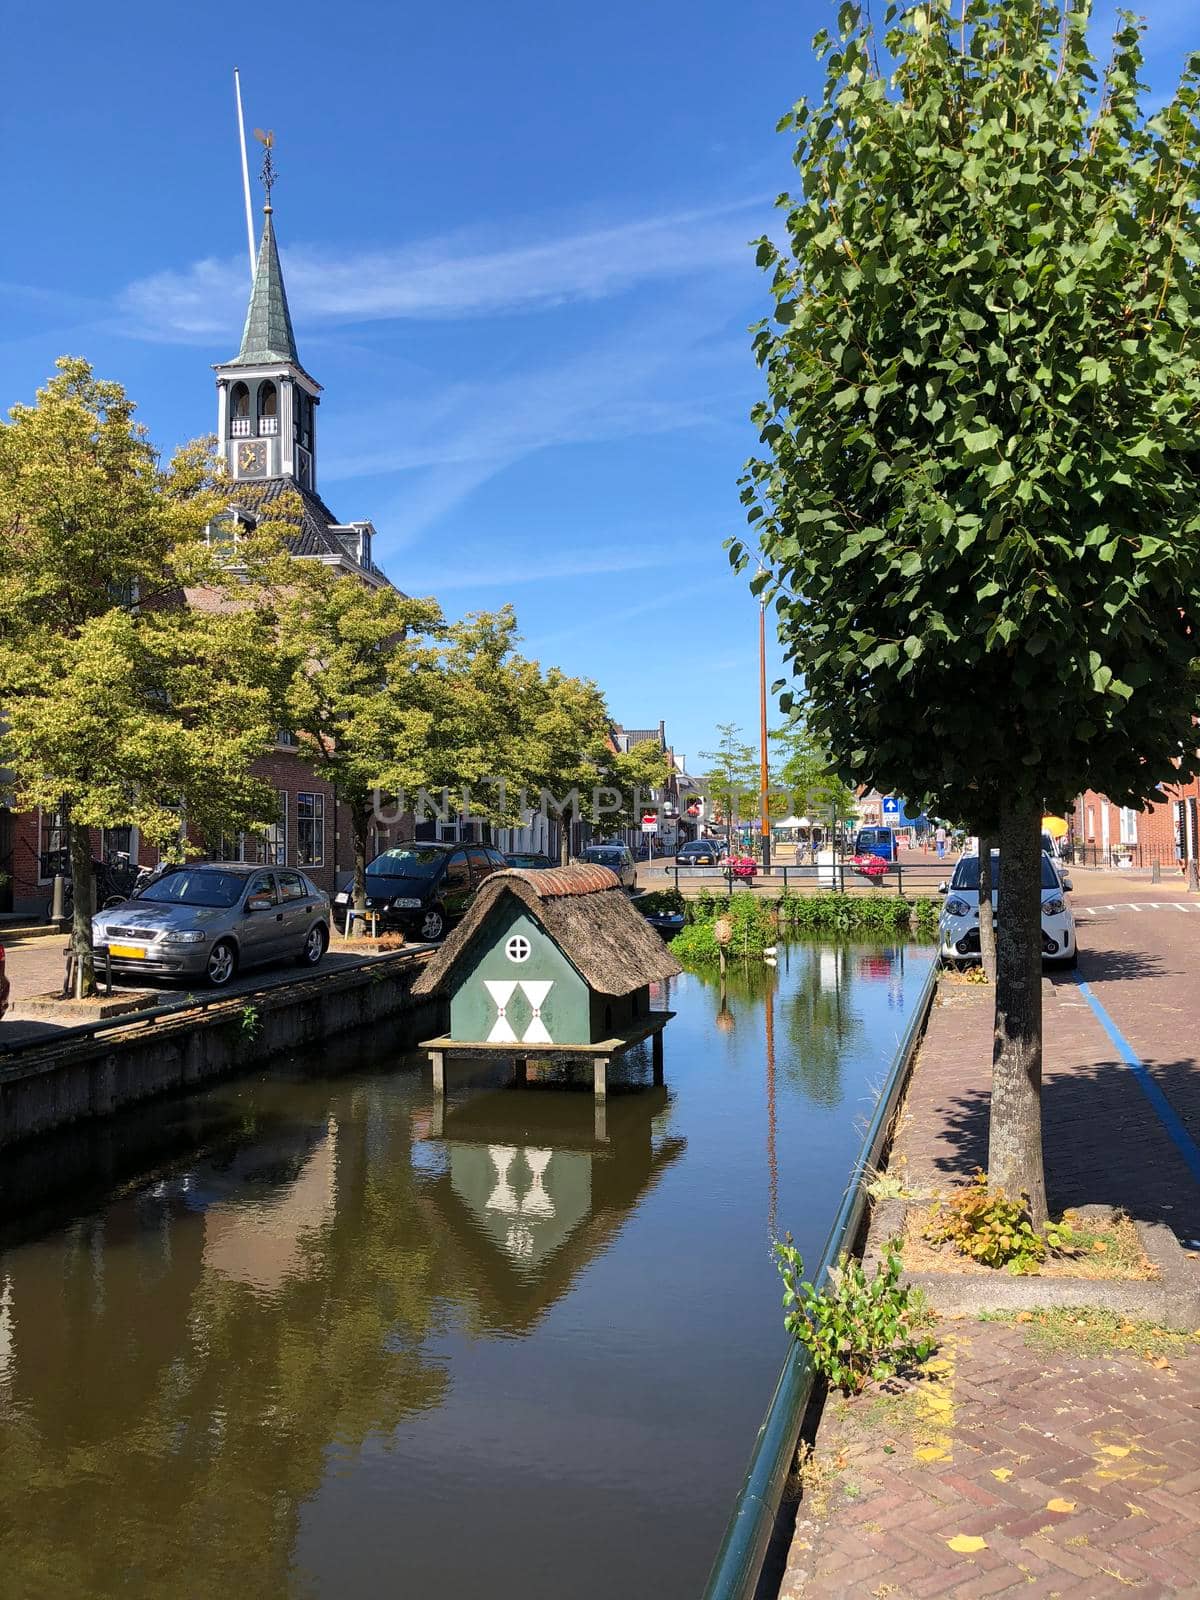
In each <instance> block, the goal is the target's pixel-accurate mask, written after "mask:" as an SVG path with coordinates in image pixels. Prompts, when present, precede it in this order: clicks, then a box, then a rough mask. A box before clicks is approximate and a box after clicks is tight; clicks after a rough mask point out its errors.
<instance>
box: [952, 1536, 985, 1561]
mask: <svg viewBox="0 0 1200 1600" xmlns="http://www.w3.org/2000/svg"><path fill="white" fill-rule="evenodd" d="M946 1543H947V1544H948V1545H949V1546H950V1548H951V1550H954V1551H956V1552H957V1553H958V1554H959V1555H960V1556H973V1555H974V1554H975V1552H976V1550H986V1549H987V1540H986V1539H980V1538H978V1537H977V1536H976V1535H975V1534H973V1533H956V1534H955V1535H954V1537H953V1539H947V1540H946Z"/></svg>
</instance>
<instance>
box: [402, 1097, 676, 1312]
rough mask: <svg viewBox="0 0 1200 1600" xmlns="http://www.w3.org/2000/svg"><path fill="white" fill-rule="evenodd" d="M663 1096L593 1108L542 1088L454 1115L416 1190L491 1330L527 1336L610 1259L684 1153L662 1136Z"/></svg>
mask: <svg viewBox="0 0 1200 1600" xmlns="http://www.w3.org/2000/svg"><path fill="white" fill-rule="evenodd" d="M669 1104H670V1100H669V1094H668V1091H667V1089H665V1088H663V1087H661V1086H660V1087H654V1086H650V1085H647V1086H639V1087H635V1088H630V1089H628V1091H627V1092H625V1093H621V1092H619V1090H618V1091H616V1092H614V1093H612V1094H611V1095H610V1097H609V1100H608V1102H607V1104H606V1105H601V1106H596V1104H595V1102H594V1100H593V1097H592V1095H591V1093H590V1092H582V1093H580V1092H573V1091H571V1090H565V1089H561V1088H555V1087H540V1088H529V1089H518V1090H505V1091H499V1092H492V1093H485V1094H472V1095H470V1096H468V1097H464V1098H462V1099H461V1100H459V1102H458V1103H457V1104H454V1103H452V1104H451V1105H450V1107H449V1108H448V1109H447V1111H446V1113H445V1117H444V1121H443V1124H442V1128H441V1133H440V1136H439V1135H438V1134H437V1133H433V1132H431V1134H430V1139H431V1141H432V1142H433V1144H434V1146H435V1148H436V1147H437V1146H440V1147H441V1152H442V1156H443V1159H442V1160H441V1161H439V1162H438V1163H437V1165H436V1167H435V1168H434V1171H433V1174H432V1177H431V1180H430V1181H427V1182H425V1183H423V1184H422V1186H421V1191H420V1195H421V1204H422V1206H423V1207H424V1209H425V1212H426V1215H427V1217H428V1219H429V1229H430V1233H431V1235H436V1236H438V1237H440V1238H441V1239H442V1240H443V1242H444V1243H445V1244H446V1245H447V1247H448V1248H450V1249H451V1250H453V1251H455V1252H457V1253H458V1256H459V1260H458V1268H459V1270H460V1271H461V1272H462V1274H463V1276H464V1277H465V1278H467V1279H469V1281H471V1282H472V1283H473V1285H474V1291H475V1297H476V1301H477V1305H478V1311H479V1314H480V1316H481V1318H482V1319H483V1322H484V1324H485V1325H486V1326H488V1327H491V1328H495V1329H498V1330H499V1329H502V1330H505V1331H508V1332H516V1331H520V1330H524V1329H527V1328H529V1327H530V1326H531V1324H532V1323H533V1322H535V1321H536V1319H537V1318H538V1317H539V1316H540V1315H541V1314H542V1313H543V1311H544V1310H545V1309H546V1307H547V1306H549V1305H552V1304H553V1303H554V1301H556V1300H557V1299H558V1298H559V1297H560V1296H561V1295H563V1294H565V1293H566V1292H567V1290H568V1289H569V1288H570V1286H571V1280H572V1279H573V1278H574V1277H575V1275H576V1274H577V1273H578V1272H579V1271H580V1270H582V1268H583V1267H585V1266H586V1265H587V1263H588V1262H589V1261H590V1260H591V1259H592V1258H593V1257H594V1256H595V1255H597V1254H598V1253H599V1252H600V1251H602V1250H605V1249H607V1248H608V1246H609V1244H610V1243H611V1241H612V1239H613V1236H614V1234H615V1233H616V1232H617V1230H618V1229H619V1228H620V1227H621V1224H622V1223H623V1222H624V1220H625V1218H626V1216H627V1215H628V1214H629V1213H630V1212H631V1211H632V1210H633V1208H634V1207H635V1206H637V1205H638V1204H639V1202H640V1201H641V1200H642V1199H643V1197H644V1196H645V1194H646V1192H647V1191H648V1190H649V1189H650V1188H651V1187H652V1186H653V1185H654V1184H655V1183H656V1182H657V1181H658V1179H659V1177H660V1176H661V1174H662V1173H663V1171H664V1170H665V1169H666V1168H667V1167H668V1166H670V1165H671V1163H672V1162H674V1161H676V1160H677V1159H678V1158H679V1156H680V1155H682V1153H683V1151H684V1150H685V1149H686V1146H687V1141H686V1139H684V1138H682V1137H681V1136H679V1135H678V1134H671V1133H668V1132H666V1131H663V1132H661V1133H659V1132H658V1131H657V1130H658V1128H659V1126H660V1124H661V1123H663V1122H665V1120H666V1116H667V1112H668V1107H669Z"/></svg>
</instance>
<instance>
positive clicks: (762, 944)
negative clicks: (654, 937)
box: [671, 892, 779, 962]
mask: <svg viewBox="0 0 1200 1600" xmlns="http://www.w3.org/2000/svg"><path fill="white" fill-rule="evenodd" d="M687 915H688V922H687V926H686V927H685V928H684V929H683V930H682V932H680V933H677V934H676V935H675V937H674V938H673V939H672V940H671V952H672V954H673V955H675V956H676V957H677V958H678V959H679V960H680V961H683V962H697V961H701V962H702V961H716V960H717V959H718V957H719V955H720V951H721V947H720V945H719V944H718V942H717V936H716V925H717V922H718V920H724V921H726V922H728V923H729V925H730V938H729V942H728V944H727V945H726V947H725V948H726V950H727V952H728V954H729V955H731V956H761V955H762V953H763V951H764V950H766V949H768V948H769V947H770V946H771V945H773V944H774V943H775V941H776V938H777V937H778V933H779V919H778V914H777V912H776V910H775V907H774V906H773V905H772V903H771V902H770V901H769V900H764V899H761V898H759V896H757V895H753V894H750V893H748V892H747V893H742V894H737V893H735V894H732V895H730V896H729V898H728V899H726V898H725V897H724V896H723V895H708V894H706V895H700V896H699V897H698V898H697V899H695V900H693V901H690V902H689V904H688V908H687Z"/></svg>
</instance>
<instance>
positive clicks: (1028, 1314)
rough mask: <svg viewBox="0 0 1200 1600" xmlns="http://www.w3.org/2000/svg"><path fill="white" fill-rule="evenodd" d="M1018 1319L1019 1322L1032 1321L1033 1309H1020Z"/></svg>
mask: <svg viewBox="0 0 1200 1600" xmlns="http://www.w3.org/2000/svg"><path fill="white" fill-rule="evenodd" d="M1017 1321H1018V1322H1032V1321H1033V1312H1032V1311H1018V1312H1017Z"/></svg>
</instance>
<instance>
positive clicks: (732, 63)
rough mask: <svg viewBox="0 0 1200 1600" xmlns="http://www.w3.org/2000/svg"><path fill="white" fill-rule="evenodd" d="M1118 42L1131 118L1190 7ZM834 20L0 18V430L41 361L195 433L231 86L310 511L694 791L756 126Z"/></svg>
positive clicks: (730, 673) (553, 15)
mask: <svg viewBox="0 0 1200 1600" xmlns="http://www.w3.org/2000/svg"><path fill="white" fill-rule="evenodd" d="M1189 3H1190V0H1189ZM1139 9H1141V10H1142V11H1144V12H1145V13H1147V14H1148V16H1149V18H1150V22H1151V39H1150V45H1151V53H1150V59H1149V70H1148V73H1147V76H1148V77H1149V79H1150V81H1151V83H1152V84H1153V85H1154V87H1155V88H1166V87H1167V85H1168V82H1169V79H1170V75H1171V73H1172V72H1173V70H1174V68H1175V64H1176V63H1177V62H1178V60H1179V59H1180V58H1181V56H1182V54H1183V52H1184V50H1185V49H1187V48H1194V47H1195V46H1196V45H1197V43H1198V42H1200V41H1198V40H1197V38H1196V36H1195V30H1194V28H1188V27H1187V21H1186V19H1187V13H1188V9H1189V4H1185V3H1183V0H1146V3H1145V4H1143V5H1142V6H1141V7H1140V8H1139ZM832 15H833V8H832V7H826V6H825V5H823V4H811V3H802V4H797V5H794V6H792V7H790V8H781V7H779V6H778V5H769V4H766V3H765V0H736V3H730V0H688V3H687V4H683V3H682V0H640V3H637V4H634V3H632V0H607V3H606V4H605V5H603V6H588V7H584V6H581V5H565V6H557V7H553V6H549V5H546V4H544V3H543V4H534V3H532V0H509V3H508V4H507V5H503V6H501V5H498V4H496V3H495V0H460V3H459V4H458V5H457V6H454V7H436V6H418V5H415V4H411V3H407V4H396V5H368V4H363V3H361V0H344V3H342V4H339V5H338V6H336V7H331V6H329V5H327V4H317V3H314V0H296V3H294V4H292V5H291V6H289V7H286V8H265V9H264V8H261V7H259V8H247V7H238V8H233V9H231V10H226V11H223V12H222V11H217V12H213V11H211V10H210V11H207V12H198V11H197V10H196V9H195V7H193V6H185V5H183V4H180V3H178V0H168V3H165V4H162V5H160V6H158V7H155V8H154V9H153V10H152V11H150V12H146V11H144V10H143V11H138V10H136V9H134V8H118V9H114V8H111V7H109V8H96V7H94V6H91V5H88V6H84V5H81V4H78V3H77V0H66V3H65V4H64V5H62V6H60V7H59V8H58V9H57V10H56V11H55V12H54V15H53V25H51V23H50V21H49V20H48V17H49V14H48V13H46V12H45V11H44V10H40V9H39V8H35V7H25V8H22V9H21V10H20V11H18V10H16V9H15V8H9V12H8V15H7V17H6V36H7V37H6V55H7V58H8V65H9V67H10V72H9V74H7V75H6V78H7V81H6V84H5V94H4V96H3V104H2V105H0V133H2V135H3V144H4V149H5V151H6V161H5V170H4V177H3V210H4V215H5V218H6V221H7V223H8V227H7V228H6V229H5V230H4V237H3V239H2V240H0V404H2V405H3V406H5V407H7V406H8V405H9V404H11V403H12V401H14V400H17V399H21V400H25V399H28V398H31V396H32V393H33V390H34V388H35V387H36V386H37V384H38V383H39V382H41V381H42V380H43V379H44V378H45V377H46V376H47V374H48V373H49V372H50V370H51V368H52V365H53V361H54V358H55V357H56V356H57V355H59V354H61V353H64V352H70V353H73V354H80V355H85V356H87V357H88V358H89V359H90V360H91V361H92V362H93V364H94V365H95V367H96V368H97V370H98V371H99V372H100V373H101V374H102V375H103V376H105V377H112V378H117V379H119V380H120V381H121V382H123V383H124V384H125V385H126V387H127V388H128V390H129V392H130V393H131V394H132V395H133V397H134V398H135V399H136V400H137V401H138V403H139V405H140V408H141V415H142V417H143V420H145V421H146V422H147V424H148V425H149V427H150V429H151V432H152V434H153V436H154V438H155V439H156V441H157V442H158V443H159V444H160V445H161V446H163V447H164V448H165V447H169V446H171V445H173V444H175V443H178V442H180V441H182V440H183V439H185V438H188V437H192V436H194V435H196V434H200V433H204V432H207V431H209V430H210V429H211V428H212V427H213V426H214V425H215V398H214V390H213V385H212V374H211V371H210V370H209V369H210V365H211V363H213V362H214V361H218V360H221V359H224V358H227V357H229V356H230V355H232V354H233V352H234V351H235V350H236V348H237V342H238V337H239V335H240V331H241V322H242V317H243V314H244V310H245V300H246V295H247V290H248V281H247V280H248V266H247V262H246V246H245V222H244V215H243V209H242V200H241V187H240V173H239V167H238V155H237V144H236V127H235V121H234V109H233V95H232V81H231V79H232V69H233V66H234V65H235V64H236V65H237V66H239V67H240V69H241V73H242V83H243V92H244V97H245V102H246V116H247V122H248V125H249V127H254V126H255V125H260V126H263V127H270V128H273V129H274V130H275V133H276V138H277V156H278V161H277V165H278V169H279V174H280V176H279V182H278V186H277V188H276V191H275V206H276V213H275V220H276V226H277V232H278V236H279V240H280V248H281V254H282V259H283V266H284V273H285V277H286V279H287V284H288V291H289V296H290V299H291V306H292V314H293V320H294V322H295V325H296V335H297V342H298V345H299V349H300V355H301V358H302V360H303V361H304V363H305V365H306V366H307V367H308V369H309V370H310V371H311V372H312V373H313V375H314V376H315V377H316V378H317V379H318V380H319V381H320V382H321V383H322V384H323V385H324V386H325V395H324V400H323V404H322V409H321V434H320V447H319V448H320V456H319V461H318V486H319V488H320V490H321V492H322V493H323V495H324V496H325V498H326V499H327V500H328V501H329V503H330V505H331V506H332V508H333V510H334V511H335V512H336V513H337V515H339V516H340V517H343V518H347V519H349V518H351V517H363V516H367V517H370V518H372V519H373V521H374V522H375V525H376V528H377V529H378V531H379V535H380V541H379V545H378V547H377V554H378V555H380V556H381V558H382V559H383V561H384V563H385V565H386V566H387V568H388V570H389V572H390V574H391V576H392V577H393V578H394V580H395V581H396V582H397V583H398V584H399V585H400V586H401V587H402V588H404V589H406V590H408V591H409V592H411V593H430V592H432V593H435V594H437V595H438V596H439V598H440V599H441V600H442V602H443V604H444V606H445V607H446V609H447V611H448V612H450V613H451V614H455V615H457V614H461V613H462V612H464V611H467V610H474V609H483V608H492V607H495V606H498V605H500V604H501V603H502V602H504V601H506V600H511V601H512V602H513V603H514V604H515V606H516V608H517V612H518V616H519V618H520V622H521V626H522V631H523V633H524V635H525V639H526V646H525V648H526V649H527V650H528V651H529V653H531V654H535V655H537V656H539V657H541V658H542V659H543V660H544V661H546V662H556V663H558V664H559V665H561V666H563V667H564V668H566V669H567V670H568V671H572V672H577V673H581V674H585V675H587V676H590V677H593V678H595V679H596V680H597V681H598V682H599V683H600V684H601V685H602V687H603V688H604V690H605V692H606V694H607V696H608V700H609V705H610V708H611V710H612V713H613V715H614V717H615V718H616V719H617V720H618V721H621V722H623V723H625V724H626V725H627V726H653V725H654V724H656V723H657V722H658V720H659V718H660V717H663V718H665V719H666V722H667V730H668V735H669V736H670V737H671V739H672V740H673V742H674V744H675V747H676V749H677V750H678V751H681V752H683V753H685V754H686V755H687V756H688V757H690V758H692V762H693V765H695V764H696V758H697V754H698V751H699V750H700V749H703V748H708V747H710V746H711V744H712V742H713V729H714V726H715V724H717V723H718V722H723V721H735V722H740V723H741V724H743V726H744V728H745V729H746V730H747V737H748V738H749V737H751V736H752V733H751V730H753V729H754V728H755V727H756V726H757V670H756V668H757V660H756V648H757V643H756V641H757V618H756V608H755V606H754V603H753V601H752V600H751V598H750V596H749V593H748V591H747V589H746V588H745V585H744V583H743V582H742V581H741V580H739V579H736V578H734V577H733V576H732V575H731V574H730V572H729V569H728V565H727V561H726V558H725V554H724V552H723V551H722V549H721V541H722V539H724V538H725V537H727V536H728V535H729V534H731V533H738V532H740V531H741V529H742V527H743V525H744V524H743V522H742V512H741V507H740V506H739V504H738V499H737V487H736V480H737V475H738V471H739V468H740V465H741V463H742V461H743V460H744V459H745V457H746V456H747V455H748V454H749V453H750V452H751V451H752V449H753V448H754V433H753V430H752V429H751V427H750V425H749V423H748V421H747V414H748V412H749V409H750V407H751V405H752V404H753V402H754V400H755V398H756V397H757V394H758V389H759V384H758V374H757V371H756V369H755V367H754V365H753V362H752V361H751V358H750V354H749V338H748V335H747V331H746V330H747V327H748V325H749V324H750V323H751V322H753V321H754V320H755V319H756V318H757V317H759V316H761V315H762V314H763V313H764V311H765V310H766V307H767V295H766V286H765V283H764V281H763V279H762V278H761V275H760V274H759V273H758V271H757V269H756V268H755V267H754V264H753V259H752V252H750V251H749V250H748V249H747V248H746V242H747V241H748V240H749V239H751V238H752V237H754V236H755V235H756V234H759V233H761V232H763V231H764V230H767V229H769V228H770V227H771V225H772V209H771V201H772V199H773V198H774V196H775V195H776V194H777V193H778V192H779V191H780V190H781V189H783V188H785V187H787V185H788V183H789V181H790V172H791V168H790V162H789V153H790V145H789V142H788V141H787V140H786V139H784V138H782V137H780V136H778V135H776V134H775V132H774V125H775V122H776V121H777V119H778V117H779V115H780V114H781V113H782V112H783V111H784V110H785V109H786V108H787V107H788V106H789V105H790V104H791V103H792V101H793V100H795V99H796V98H798V97H799V96H800V95H801V94H803V93H805V92H808V91H811V90H813V89H815V87H816V83H817V80H816V76H815V73H814V70H813V66H812V62H811V58H810V53H809V50H808V41H809V38H810V36H811V34H812V33H813V31H814V30H815V29H816V27H818V26H820V25H821V24H822V23H824V22H826V21H827V20H828V19H829V18H830V17H831V16H832ZM14 68H15V70H12V69H14ZM256 149H257V147H255V146H253V145H252V160H253V159H254V152H255V151H256ZM255 187H256V202H255V203H256V206H257V204H258V198H257V185H256V186H255ZM774 675H775V672H774V670H773V671H772V676H774Z"/></svg>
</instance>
